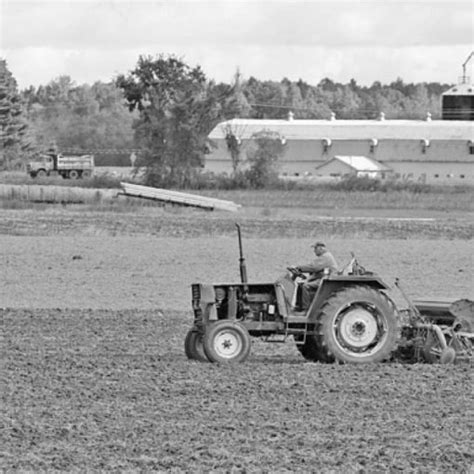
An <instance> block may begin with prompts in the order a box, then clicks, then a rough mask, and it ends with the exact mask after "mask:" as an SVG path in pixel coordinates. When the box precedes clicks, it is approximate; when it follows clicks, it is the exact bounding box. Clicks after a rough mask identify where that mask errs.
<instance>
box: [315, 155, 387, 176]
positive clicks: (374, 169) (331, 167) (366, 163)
mask: <svg viewBox="0 0 474 474" xmlns="http://www.w3.org/2000/svg"><path fill="white" fill-rule="evenodd" d="M392 173H393V171H392V170H391V169H390V168H389V167H388V166H385V165H383V164H382V163H379V162H378V161H375V160H371V159H370V158H367V157H366V156H335V157H334V158H332V159H331V160H328V161H326V162H325V163H323V164H322V165H320V166H319V167H317V168H316V173H315V174H316V175H317V176H348V175H352V176H357V177H359V178H360V177H368V178H378V179H385V178H388V177H389V176H391V175H392Z"/></svg>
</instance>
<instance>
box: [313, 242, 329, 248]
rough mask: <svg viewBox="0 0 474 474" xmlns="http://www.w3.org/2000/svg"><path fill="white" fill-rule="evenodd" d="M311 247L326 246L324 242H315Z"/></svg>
mask: <svg viewBox="0 0 474 474" xmlns="http://www.w3.org/2000/svg"><path fill="white" fill-rule="evenodd" d="M311 247H326V244H325V243H324V242H315V243H314V244H313V245H311Z"/></svg>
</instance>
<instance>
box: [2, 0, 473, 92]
mask: <svg viewBox="0 0 474 474" xmlns="http://www.w3.org/2000/svg"><path fill="white" fill-rule="evenodd" d="M473 43H474V2H473V1H471V0H469V1H466V0H462V1H459V0H450V1H444V0H412V1H401V0H364V1H360V0H345V1H342V0H332V1H328V0H319V1H300V0H279V1H276V0H254V1H237V0H219V1H198V0H188V1H184V0H175V1H162V2H156V1H148V0H147V1H143V0H142V1H140V0H138V1H131V0H129V1H125V0H108V1H105V0H96V1H89V0H73V1H68V0H55V1H40V0H0V57H2V58H4V59H6V60H7V63H8V68H9V69H10V71H11V72H12V74H13V75H14V77H15V78H16V80H17V82H18V85H19V87H20V88H21V89H22V88H25V87H27V86H29V85H35V86H38V85H40V84H47V83H48V82H49V81H51V80H52V79H55V78H57V77H58V76H61V75H68V76H70V77H71V78H72V79H73V80H74V81H75V82H76V83H78V84H82V83H89V84H92V83H93V82H95V81H97V80H101V81H110V80H112V79H113V78H114V77H115V76H116V75H117V74H119V73H127V72H128V71H130V70H131V69H133V68H134V66H135V65H136V63H137V59H138V57H139V56H140V55H153V56H155V55H158V54H160V53H163V54H175V55H177V56H179V57H181V58H183V59H184V61H185V62H187V63H188V64H190V65H191V66H195V65H197V64H199V65H201V66H202V68H203V70H204V72H205V73H206V75H207V76H208V77H209V78H211V79H215V80H216V81H223V82H227V83H229V82H231V81H232V77H233V75H234V73H235V71H236V69H237V68H239V69H240V72H241V74H242V76H243V77H244V79H245V78H249V77H250V76H254V77H256V78H257V79H260V80H266V79H271V80H278V81H279V80H281V79H283V78H284V77H287V78H289V79H291V80H298V79H299V78H301V79H303V80H305V81H306V82H308V83H310V84H317V83H318V82H319V81H320V80H321V79H323V78H324V77H329V78H330V79H332V80H334V81H338V82H348V81H349V80H350V79H351V78H354V79H355V80H356V81H357V82H358V83H360V84H364V85H370V84H372V83H373V82H374V81H381V82H382V83H389V82H391V81H393V80H395V79H397V78H398V77H401V78H402V79H403V80H404V81H405V82H422V81H428V82H431V81H433V82H443V83H449V84H451V83H456V82H457V80H458V77H459V76H461V74H462V64H463V63H464V61H465V60H466V59H467V57H468V56H469V54H470V53H471V51H472V50H473V49H474V46H473ZM473 63H474V58H473V59H472V60H471V61H470V63H469V67H468V69H467V72H468V74H469V75H471V76H472V69H473V68H472V66H473Z"/></svg>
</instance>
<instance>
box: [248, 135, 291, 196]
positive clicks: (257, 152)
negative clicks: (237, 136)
mask: <svg viewBox="0 0 474 474" xmlns="http://www.w3.org/2000/svg"><path fill="white" fill-rule="evenodd" d="M252 140H253V142H254V146H253V147H252V148H251V149H249V150H248V152H247V160H248V163H249V165H250V168H249V169H248V170H247V171H246V178H247V181H248V182H249V184H250V186H251V187H252V188H257V189H258V188H265V187H266V186H268V185H269V184H271V183H272V182H273V181H275V180H276V179H277V178H278V172H277V170H276V169H275V164H276V162H277V161H278V159H279V158H281V157H282V156H283V155H284V153H285V151H286V142H285V140H284V139H283V138H282V137H281V136H280V134H279V133H277V132H274V131H272V130H262V131H260V132H257V133H255V134H253V135H252Z"/></svg>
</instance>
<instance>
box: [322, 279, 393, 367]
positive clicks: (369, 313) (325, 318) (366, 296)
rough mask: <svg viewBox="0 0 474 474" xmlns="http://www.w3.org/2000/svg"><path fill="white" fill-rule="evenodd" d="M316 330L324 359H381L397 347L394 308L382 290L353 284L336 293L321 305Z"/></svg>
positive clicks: (369, 361) (343, 360)
mask: <svg viewBox="0 0 474 474" xmlns="http://www.w3.org/2000/svg"><path fill="white" fill-rule="evenodd" d="M318 333H319V334H318V336H317V337H318V341H319V347H320V348H321V350H323V351H324V352H325V354H326V355H327V361H331V360H336V361H338V362H342V363H347V362H350V363H371V362H381V361H383V360H386V359H388V358H389V357H390V355H391V354H392V352H393V351H394V350H395V349H396V347H397V342H398V338H399V327H398V318H397V311H396V309H395V306H394V305H393V303H392V302H391V300H390V299H389V298H388V297H387V296H386V295H385V294H384V293H382V292H380V291H377V290H375V289H373V288H370V287H368V286H353V287H351V288H346V289H344V290H341V291H339V292H337V293H335V294H334V295H333V296H331V297H330V298H329V299H328V300H327V302H326V303H325V305H324V306H323V307H322V308H321V313H320V314H319V316H318Z"/></svg>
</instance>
